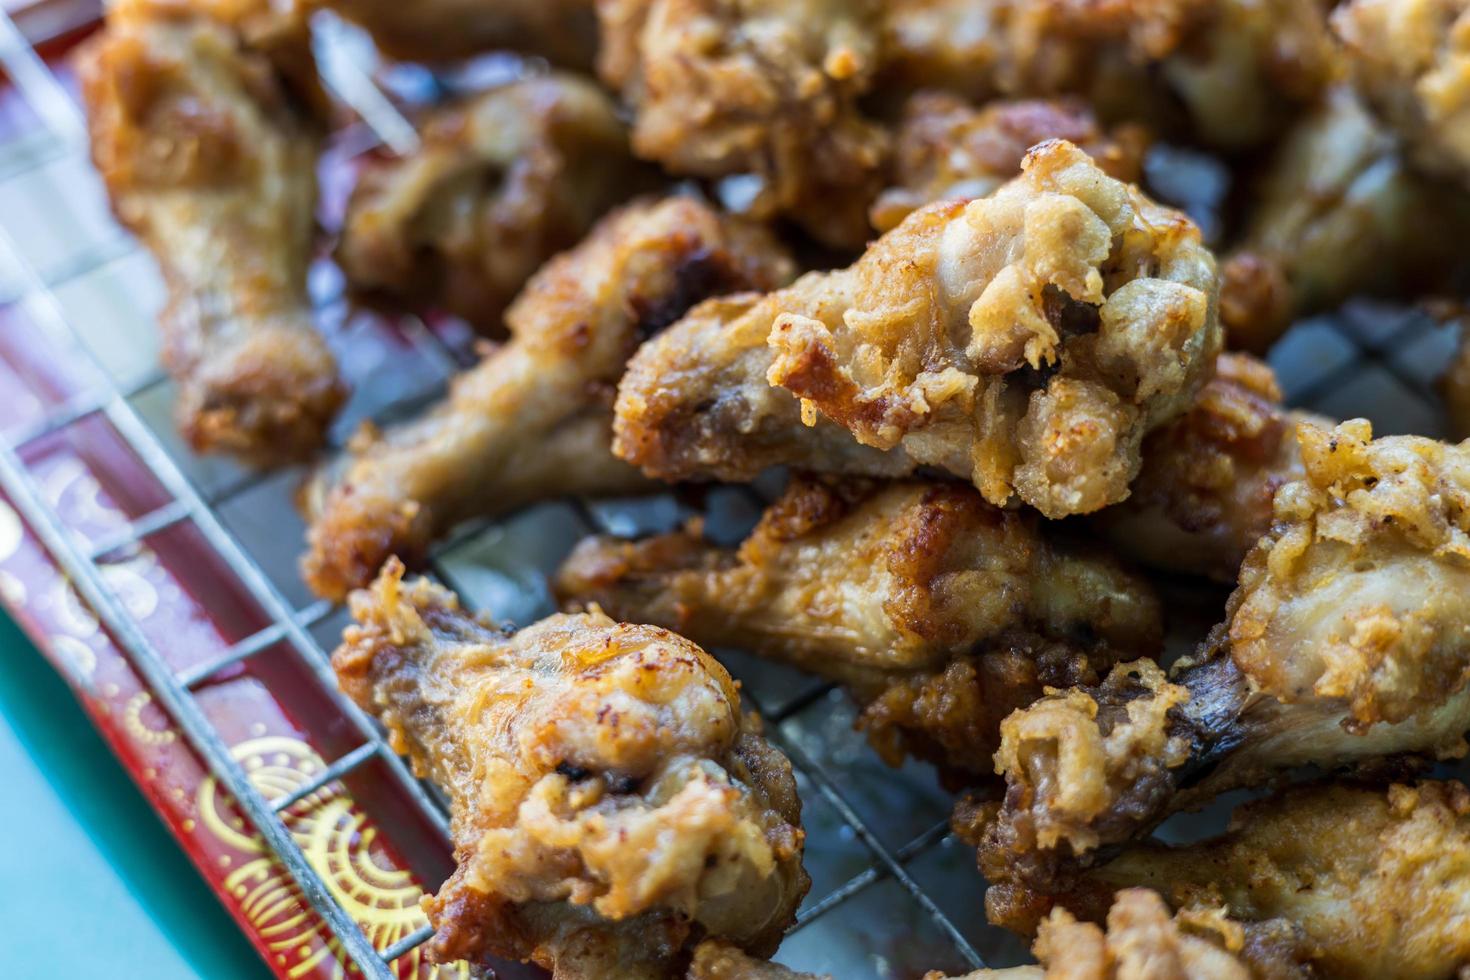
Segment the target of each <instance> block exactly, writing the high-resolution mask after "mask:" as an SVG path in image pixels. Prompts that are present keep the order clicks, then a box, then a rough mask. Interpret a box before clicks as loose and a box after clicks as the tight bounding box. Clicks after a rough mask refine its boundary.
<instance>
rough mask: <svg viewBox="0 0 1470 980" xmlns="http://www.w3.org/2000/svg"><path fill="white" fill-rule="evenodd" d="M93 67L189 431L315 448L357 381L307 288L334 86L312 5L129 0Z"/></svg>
mask: <svg viewBox="0 0 1470 980" xmlns="http://www.w3.org/2000/svg"><path fill="white" fill-rule="evenodd" d="M78 67H79V71H80V74H81V79H82V93H83V97H84V100H85V101H86V104H87V109H88V117H89V122H90V125H91V136H92V157H93V160H94V161H95V162H96V164H97V169H98V170H99V171H101V173H102V177H103V179H104V180H105V181H106V184H107V189H108V191H109V193H110V194H111V197H112V206H113V210H114V211H115V212H116V213H117V216H118V219H119V220H120V221H122V223H123V224H125V225H127V226H128V228H130V229H131V230H132V231H133V232H134V233H136V234H137V235H138V236H139V237H140V238H141V239H142V240H143V242H144V244H146V245H147V246H148V249H149V250H150V251H151V252H152V253H153V254H154V256H155V257H156V258H157V259H158V262H159V265H160V266H161V267H162V269H163V273H164V277H165V279H166V280H167V282H168V294H169V298H168V305H167V306H166V307H165V308H164V310H163V312H162V314H160V316H159V327H160V329H161V330H162V333H163V361H164V365H165V366H166V367H167V368H168V371H169V373H170V374H171V375H172V376H173V377H174V379H175V381H176V382H177V383H178V386H179V392H178V402H177V405H176V409H175V412H176V416H177V418H178V423H179V427H180V429H181V430H182V431H183V434H184V436H185V438H186V439H187V440H188V442H189V443H190V445H191V446H193V447H194V449H195V450H197V451H199V452H227V453H234V454H236V455H238V456H241V457H242V458H244V459H246V460H248V461H250V462H252V463H256V464H260V465H270V464H277V463H284V462H291V461H296V460H300V459H304V458H307V457H309V456H310V455H311V454H312V453H313V452H314V451H315V450H316V449H318V448H319V447H320V446H321V444H322V442H323V440H324V433H325V430H326V428H327V426H328V424H329V423H330V422H331V421H332V417H333V416H334V415H335V414H336V411H337V408H338V406H339V405H340V404H341V402H342V399H343V396H344V390H343V388H342V385H341V384H340V383H339V381H338V380H337V367H336V363H335V362H334V361H333V359H332V355H331V353H330V352H329V351H328V350H327V346H326V344H325V343H324V342H323V340H322V338H321V337H320V335H318V334H317V332H316V329H315V327H314V325H313V323H312V313H311V300H310V298H309V297H308V295H307V291H306V271H307V265H308V263H309V261H310V257H311V246H312V234H313V230H314V219H313V209H314V207H315V204H316V169H315V168H316V157H317V152H318V149H319V145H320V140H321V135H322V134H321V128H320V118H319V113H320V112H321V110H322V102H321V100H322V95H321V92H320V90H319V89H318V88H317V83H316V68H315V65H314V63H313V61H312V56H311V48H310V39H309V37H308V35H307V30H306V24H305V21H304V20H302V19H301V18H300V16H299V15H298V12H297V11H295V10H294V9H291V10H285V9H280V7H279V6H278V5H274V4H272V3H270V2H268V0H212V2H206V3H194V4H191V3H185V2H183V0H119V2H117V3H113V4H111V5H110V6H109V8H108V13H107V24H106V28H105V29H104V30H103V31H102V33H101V34H100V35H99V36H98V37H97V38H96V40H94V41H92V42H91V43H89V44H88V45H87V46H86V47H85V48H84V49H83V51H82V53H81V55H80V57H79V59H78Z"/></svg>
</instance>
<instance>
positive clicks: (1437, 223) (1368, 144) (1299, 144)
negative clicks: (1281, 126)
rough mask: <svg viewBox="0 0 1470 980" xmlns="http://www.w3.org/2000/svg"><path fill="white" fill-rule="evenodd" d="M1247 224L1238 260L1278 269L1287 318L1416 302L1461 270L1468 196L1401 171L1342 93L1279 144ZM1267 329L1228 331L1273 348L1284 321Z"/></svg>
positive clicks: (1397, 156) (1392, 144) (1387, 136)
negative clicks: (1376, 299) (1391, 301)
mask: <svg viewBox="0 0 1470 980" xmlns="http://www.w3.org/2000/svg"><path fill="white" fill-rule="evenodd" d="M1249 213H1250V218H1249V221H1248V222H1247V227H1246V229H1245V235H1244V240H1243V242H1242V244H1241V251H1243V252H1249V253H1251V254H1253V255H1254V256H1256V259H1257V261H1261V262H1266V263H1272V264H1275V265H1276V266H1277V270H1278V272H1279V274H1280V275H1281V276H1282V277H1284V279H1285V281H1286V283H1287V284H1288V285H1289V287H1290V296H1289V306H1290V310H1291V313H1292V315H1293V316H1304V315H1309V314H1311V313H1316V312H1319V311H1321V310H1326V309H1332V308H1334V307H1336V306H1338V305H1339V304H1341V303H1342V302H1344V301H1345V300H1347V299H1348V298H1350V297H1352V296H1356V295H1376V296H1387V297H1390V298H1398V297H1406V298H1415V299H1417V298H1418V297H1420V296H1422V295H1424V294H1426V293H1431V292H1434V291H1436V290H1443V289H1446V288H1447V287H1449V286H1450V285H1451V284H1453V283H1454V282H1455V281H1456V276H1457V275H1458V273H1459V272H1460V271H1461V270H1463V269H1464V268H1465V267H1466V259H1465V251H1464V249H1462V248H1460V247H1459V244H1458V243H1459V242H1460V241H1461V240H1462V239H1463V237H1464V235H1465V231H1466V229H1470V195H1466V194H1465V193H1464V192H1463V190H1462V189H1461V188H1459V187H1457V186H1454V185H1453V184H1448V183H1445V182H1442V181H1436V180H1434V179H1431V178H1429V177H1426V176H1424V175H1422V174H1420V173H1418V172H1416V171H1415V170H1413V169H1412V168H1410V167H1408V166H1407V165H1406V164H1405V162H1404V160H1403V158H1402V155H1401V153H1400V147H1399V143H1398V141H1397V140H1396V139H1395V138H1394V136H1393V134H1392V133H1391V132H1389V131H1388V130H1387V129H1386V128H1385V127H1384V126H1382V125H1381V124H1379V123H1378V122H1377V121H1376V120H1375V119H1374V118H1373V117H1372V116H1370V115H1369V114H1368V113H1367V112H1366V111H1365V110H1364V109H1363V107H1362V105H1361V104H1360V103H1359V101H1358V99H1357V98H1356V96H1355V95H1354V93H1353V92H1352V91H1351V89H1350V88H1349V87H1347V86H1337V87H1335V88H1334V89H1332V90H1331V91H1330V92H1329V93H1328V94H1327V96H1326V97H1325V98H1324V99H1323V100H1322V102H1321V104H1320V105H1319V106H1318V107H1317V108H1315V109H1314V110H1312V111H1311V112H1310V113H1308V114H1306V115H1304V116H1303V117H1302V118H1301V119H1300V120H1299V121H1298V122H1297V123H1296V124H1295V125H1294V126H1293V128H1292V129H1291V130H1290V131H1289V132H1287V133H1286V135H1285V137H1284V138H1283V139H1282V140H1281V142H1280V144H1279V145H1278V147H1277V148H1276V151H1275V153H1274V155H1273V158H1272V159H1271V160H1270V162H1269V163H1268V164H1267V166H1266V169H1265V171H1264V173H1263V174H1262V176H1261V179H1260V180H1259V181H1257V183H1256V186H1255V187H1254V188H1253V191H1252V194H1251V200H1250V203H1249ZM1426 229H1433V231H1432V232H1427V231H1426ZM1227 266H1228V263H1227ZM1228 271H1230V270H1229V269H1228V267H1227V272H1228ZM1236 274H1237V277H1238V275H1239V270H1238V269H1237V270H1236ZM1271 274H1272V273H1268V275H1271ZM1229 284H1230V283H1229V280H1227V285H1229ZM1237 288H1238V286H1237ZM1247 302H1249V301H1247ZM1266 308H1267V309H1268V311H1269V310H1270V309H1272V306H1271V305H1270V304H1268V305H1267V307H1266ZM1266 322H1267V324H1268V326H1269V327H1270V329H1266V330H1264V331H1261V330H1259V329H1258V326H1251V325H1247V326H1246V327H1245V328H1244V329H1241V328H1239V327H1237V328H1236V330H1237V334H1238V335H1240V336H1242V337H1244V338H1248V339H1247V340H1246V342H1245V344H1244V346H1249V347H1251V348H1252V349H1256V348H1259V347H1260V346H1262V344H1263V343H1269V342H1270V341H1271V340H1274V339H1275V336H1274V334H1275V331H1276V330H1278V329H1280V328H1281V327H1283V326H1284V322H1285V321H1283V320H1282V319H1281V318H1279V317H1277V318H1275V319H1274V320H1273V319H1270V318H1268V320H1267V321H1266ZM1258 333H1259V334H1261V336H1259V337H1257V336H1255V335H1256V334H1258Z"/></svg>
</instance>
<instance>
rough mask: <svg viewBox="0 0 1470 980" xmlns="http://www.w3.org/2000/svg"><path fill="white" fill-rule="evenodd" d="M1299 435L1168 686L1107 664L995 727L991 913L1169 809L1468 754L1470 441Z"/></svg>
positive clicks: (1022, 909)
mask: <svg viewBox="0 0 1470 980" xmlns="http://www.w3.org/2000/svg"><path fill="white" fill-rule="evenodd" d="M1371 436H1372V431H1371V428H1370V427H1369V426H1368V423H1366V422H1364V421H1362V420H1358V421H1354V422H1347V423H1344V424H1342V425H1340V426H1338V427H1337V428H1336V429H1333V430H1328V429H1322V428H1318V427H1316V426H1314V425H1311V424H1303V425H1300V426H1298V429H1297V438H1298V441H1299V443H1300V446H1301V454H1302V464H1303V468H1304V478H1303V479H1301V480H1299V481H1297V482H1294V483H1291V484H1288V485H1286V486H1284V487H1283V488H1282V489H1281V490H1280V491H1279V492H1278V493H1277V495H1276V501H1275V512H1274V524H1273V526H1272V528H1271V531H1270V533H1269V534H1267V535H1266V536H1265V537H1264V538H1262V539H1261V541H1260V542H1258V543H1257V545H1256V546H1255V548H1254V549H1253V550H1252V551H1251V553H1250V555H1249V556H1248V557H1247V558H1246V561H1245V564H1244V565H1243V567H1242V569H1241V572H1240V583H1239V586H1238V587H1237V589H1236V591H1235V593H1234V594H1233V595H1232V596H1231V599H1230V602H1229V605H1228V609H1227V619H1226V621H1225V622H1224V623H1223V624H1221V626H1220V627H1218V628H1217V629H1216V630H1215V632H1214V634H1213V635H1212V637H1211V639H1210V641H1209V642H1208V643H1207V644H1206V645H1205V647H1204V648H1203V650H1202V651H1201V653H1200V654H1199V655H1198V656H1196V657H1195V658H1193V659H1192V660H1189V661H1186V662H1184V663H1182V664H1180V665H1177V666H1176V668H1175V671H1174V674H1173V676H1172V677H1166V676H1165V675H1164V673H1163V672H1162V671H1161V670H1159V668H1158V667H1157V666H1155V665H1154V664H1152V663H1151V662H1148V661H1138V662H1136V663H1134V664H1130V665H1120V666H1118V667H1116V668H1114V670H1113V672H1112V674H1111V675H1109V677H1108V678H1107V680H1105V681H1104V682H1103V684H1102V685H1100V686H1099V687H1096V688H1090V689H1085V688H1074V689H1072V690H1069V691H1059V692H1057V693H1055V694H1053V695H1051V696H1049V697H1047V698H1045V699H1043V700H1041V701H1038V702H1037V703H1036V704H1034V705H1032V706H1031V707H1029V708H1026V709H1024V710H1021V711H1018V712H1016V713H1015V714H1013V715H1012V716H1010V717H1009V718H1007V719H1006V720H1005V722H1004V723H1003V724H1002V726H1001V748H1000V751H999V752H998V753H997V755H996V767H997V770H998V771H1000V772H1002V773H1004V775H1005V777H1006V782H1007V792H1006V796H1005V800H1004V802H1003V804H1000V805H999V806H993V805H988V804H987V805H985V806H983V807H981V809H980V810H979V811H977V812H975V813H972V814H971V815H970V817H967V822H971V823H974V824H976V825H978V826H981V827H983V830H982V831H981V832H980V833H979V836H980V838H981V843H980V860H981V866H982V869H983V870H985V871H986V873H987V877H988V878H989V880H991V881H992V882H994V883H996V885H995V887H993V888H992V889H991V891H990V893H989V894H988V895H987V898H986V901H987V907H988V909H989V910H990V912H991V914H992V916H994V917H995V918H997V919H998V920H1001V921H1007V920H1013V919H1015V918H1017V917H1024V916H1025V915H1027V914H1029V913H1028V903H1029V902H1031V901H1033V900H1034V895H1035V894H1036V893H1038V892H1041V893H1045V892H1048V891H1053V892H1054V891H1056V890H1059V889H1062V888H1065V887H1067V885H1066V882H1067V881H1068V880H1069V874H1070V873H1071V871H1072V870H1073V869H1075V867H1076V866H1078V865H1079V864H1087V863H1092V862H1096V861H1098V860H1100V859H1101V858H1105V857H1106V856H1107V852H1108V850H1109V849H1110V847H1111V845H1115V844H1117V843H1119V842H1121V841H1126V840H1128V839H1131V838H1133V837H1135V836H1138V835H1139V834H1141V833H1144V832H1146V831H1147V830H1149V829H1150V828H1151V827H1153V826H1154V825H1155V824H1156V823H1157V822H1158V821H1159V820H1161V819H1162V818H1163V817H1164V816H1167V815H1168V814H1169V813H1172V812H1175V811H1177V810H1181V809H1189V808H1191V807H1193V806H1197V805H1199V804H1201V803H1203V802H1204V801H1206V800H1208V799H1210V798H1211V797H1213V796H1215V795H1217V794H1219V793H1221V792H1224V791H1226V790H1230V789H1236V788H1239V787H1242V786H1252V785H1256V784H1258V783H1260V782H1262V781H1263V780H1265V779H1268V778H1270V777H1271V776H1273V775H1274V774H1277V773H1281V772H1284V771H1286V770H1289V769H1291V768H1294V767H1297V766H1304V765H1315V766H1319V767H1322V768H1324V769H1333V768H1337V767H1343V766H1352V765H1364V764H1368V763H1371V762H1374V761H1376V760H1380V759H1383V758H1384V757H1387V756H1392V755H1396V754H1400V753H1421V754H1424V755H1427V756H1437V757H1439V758H1450V757H1459V756H1462V755H1464V754H1465V752H1466V743H1465V740H1464V737H1463V736H1464V733H1465V732H1466V730H1467V729H1470V687H1467V684H1466V682H1467V680H1470V642H1467V637H1470V612H1467V607H1466V606H1465V604H1464V603H1463V602H1461V601H1460V600H1461V598H1462V597H1463V596H1464V595H1465V589H1466V588H1467V587H1470V537H1467V531H1470V445H1464V444H1462V445H1459V446H1453V445H1446V444H1444V443H1439V442H1435V441H1433V440H1430V439H1424V438H1419V437H1408V436H1404V437H1390V438H1384V439H1379V440H1376V441H1374V440H1373V439H1372V438H1371Z"/></svg>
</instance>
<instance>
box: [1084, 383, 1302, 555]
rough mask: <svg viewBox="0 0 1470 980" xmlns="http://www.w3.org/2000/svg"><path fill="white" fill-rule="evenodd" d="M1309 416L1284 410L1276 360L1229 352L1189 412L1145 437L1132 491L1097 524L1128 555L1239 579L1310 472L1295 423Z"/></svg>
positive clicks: (1100, 515) (1100, 516) (1099, 516)
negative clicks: (1292, 490)
mask: <svg viewBox="0 0 1470 980" xmlns="http://www.w3.org/2000/svg"><path fill="white" fill-rule="evenodd" d="M1308 419H1314V417H1311V416H1307V415H1303V414H1301V413H1295V412H1288V411H1287V410H1286V409H1284V408H1283V407H1282V405H1281V389H1280V387H1279V386H1278V385H1277V383H1276V376H1275V375H1274V374H1273V373H1272V372H1271V369H1270V368H1269V367H1267V366H1266V365H1265V364H1263V363H1262V362H1260V361H1258V360H1256V359H1255V358H1253V357H1250V356H1249V355H1246V354H1222V355H1220V359H1219V360H1218V361H1217V362H1216V365H1215V376H1214V377H1213V378H1211V379H1210V382H1209V384H1207V385H1205V386H1204V388H1203V390H1201V391H1200V394H1199V397H1198V398H1197V399H1196V400H1195V403H1194V405H1192V406H1191V407H1190V409H1189V411H1188V412H1185V413H1184V414H1183V415H1181V416H1180V417H1179V418H1177V419H1175V420H1174V421H1173V422H1170V423H1169V424H1168V425H1166V426H1164V427H1163V428H1162V429H1159V430H1158V431H1156V432H1154V433H1153V434H1152V435H1151V436H1149V437H1148V439H1146V440H1145V441H1144V444H1143V469H1142V470H1140V471H1139V474H1138V479H1136V480H1134V481H1133V493H1132V494H1131V495H1130V496H1129V497H1128V499H1127V500H1125V501H1124V502H1123V503H1121V504H1118V505H1116V506H1114V507H1109V508H1107V509H1106V510H1103V511H1099V512H1098V513H1097V514H1096V515H1095V516H1094V517H1093V525H1094V527H1096V528H1098V529H1099V530H1100V531H1101V532H1102V534H1103V536H1104V537H1106V538H1107V539H1108V541H1109V542H1110V543H1112V545H1113V546H1114V547H1115V548H1117V549H1118V551H1119V552H1120V553H1122V554H1124V555H1127V556H1128V557H1129V558H1132V559H1134V560H1137V561H1140V562H1143V563H1145V564H1148V565H1151V566H1153V567H1154V568H1160V569H1164V570H1167V571H1177V572H1189V573H1192V574H1196V575H1203V576H1206V577H1209V578H1213V579H1216V580H1218V581H1222V582H1234V581H1235V579H1236V576H1237V575H1238V574H1239V571H1240V563H1241V562H1242V561H1244V560H1245V556H1246V554H1247V553H1248V552H1249V551H1250V550H1251V548H1253V547H1255V544H1256V542H1257V541H1258V540H1260V538H1261V537H1262V536H1263V535H1265V533H1266V532H1267V531H1269V530H1270V528H1271V505H1272V501H1273V500H1275V497H1276V491H1277V490H1279V489H1281V487H1283V486H1284V485H1286V484H1288V483H1291V482H1292V481H1294V480H1299V479H1301V478H1302V476H1303V472H1302V462H1301V451H1300V449H1299V448H1298V446H1297V441H1296V423H1297V421H1301V420H1308Z"/></svg>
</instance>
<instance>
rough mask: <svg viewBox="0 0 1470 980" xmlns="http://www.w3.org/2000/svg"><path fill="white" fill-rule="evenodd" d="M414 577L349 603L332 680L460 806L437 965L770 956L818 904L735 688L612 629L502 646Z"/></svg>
mask: <svg viewBox="0 0 1470 980" xmlns="http://www.w3.org/2000/svg"><path fill="white" fill-rule="evenodd" d="M402 575H403V566H402V565H401V564H398V563H391V564H390V565H389V567H387V568H386V569H385V570H384V572H383V575H382V576H381V577H380V578H379V580H378V581H377V583H376V584H375V585H374V586H373V588H372V589H371V590H370V591H362V592H358V593H356V594H355V595H354V596H353V598H352V604H351V605H352V612H353V616H354V618H355V619H356V621H357V624H358V625H356V626H354V627H350V628H349V629H348V630H347V632H346V633H345V634H344V638H343V645H342V646H341V648H339V649H338V650H337V652H336V653H335V654H334V655H333V658H332V662H333V666H334V668H335V669H336V671H337V673H338V677H339V678H340V679H341V683H342V686H343V689H344V690H345V691H346V692H347V693H348V694H349V695H350V696H351V697H352V698H353V699H354V700H355V701H357V703H358V704H360V705H361V706H362V707H363V708H364V709H365V710H368V711H371V712H373V713H374V714H376V715H378V716H379V717H380V718H381V719H382V721H383V722H384V724H385V725H386V726H387V727H388V729H389V732H390V734H391V736H392V739H393V743H394V745H395V747H396V748H398V749H399V750H400V751H403V752H405V753H406V754H408V755H409V757H410V758H411V759H412V760H413V763H414V766H415V768H416V769H417V770H418V771H419V772H420V773H422V774H423V775H425V776H427V777H428V778H430V779H433V780H434V781H435V782H436V783H438V784H439V785H440V786H441V787H442V788H444V790H445V791H446V792H447V793H448V794H449V796H450V799H451V802H452V816H453V837H454V842H455V857H456V860H457V862H458V867H457V869H456V871H455V873H454V875H453V877H452V878H451V879H450V881H449V882H448V883H447V884H446V885H445V886H444V888H443V889H442V890H441V891H440V893H439V895H438V896H436V897H435V898H434V899H432V900H431V901H430V902H429V903H428V905H427V910H428V912H429V915H430V921H431V922H432V923H433V925H434V926H435V929H436V930H437V935H436V937H435V939H434V940H433V942H432V944H431V946H430V956H431V958H433V959H434V960H435V961H436V962H447V961H450V960H454V959H459V958H468V959H471V960H472V961H473V960H479V959H482V958H484V957H486V956H500V957H506V958H512V959H520V960H527V961H534V962H537V963H539V964H541V965H543V966H546V967H548V968H550V969H551V970H552V971H553V974H554V976H556V977H558V978H563V980H593V978H601V977H611V976H618V977H624V976H626V977H636V978H644V977H647V978H650V980H653V978H660V977H666V976H668V975H669V973H670V971H671V969H672V968H673V967H674V965H675V963H677V961H678V959H679V958H680V953H681V948H682V947H684V946H685V945H686V944H690V943H692V942H695V941H698V939H700V938H701V937H702V936H704V935H709V936H714V937H721V938H724V939H726V940H728V941H730V942H733V943H735V944H737V945H739V946H740V947H742V948H744V949H746V950H748V951H750V952H752V953H754V954H756V955H768V954H769V953H770V952H772V951H773V950H774V949H775V947H776V944H777V943H778V942H779V941H780V937H781V934H782V932H783V931H784V929H785V928H786V926H787V925H789V923H790V922H791V920H792V917H793V915H794V913H795V909H796V905H797V903H798V902H799V901H800V900H801V897H802V896H803V895H804V894H805V892H806V889H807V886H808V884H809V881H808V879H807V877H806V875H805V873H804V872H803V871H802V869H801V852H802V837H803V835H802V831H801V828H800V815H801V804H800V801H799V800H798V799H797V796H796V785H795V780H794V778H793V776H792V772H791V767H790V764H789V763H788V762H787V761H786V759H785V757H784V756H782V755H781V754H780V753H779V752H778V751H776V750H775V749H773V748H772V747H771V746H770V745H769V744H768V743H766V741H765V740H764V739H763V738H762V737H761V735H760V723H759V720H758V719H756V718H755V717H754V716H753V715H749V716H747V715H744V714H742V712H741V710H740V700H739V696H738V694H737V690H736V685H735V683H734V682H733V681H732V680H731V679H730V676H729V674H727V673H726V672H725V670H724V668H722V667H721V666H720V665H719V663H718V662H716V661H715V660H714V659H713V658H712V657H710V656H709V655H708V654H706V653H705V652H704V651H703V650H701V649H699V648H698V647H697V646H695V645H694V644H693V643H690V642H689V641H688V640H685V639H683V638H682V637H678V636H676V635H674V634H672V633H669V632H667V631H665V630H660V629H656V628H654V627H648V626H629V625H625V624H619V623H616V622H614V621H613V620H611V619H609V618H608V617H606V616H604V615H602V614H600V613H589V614H584V615H580V616H554V617H551V618H550V619H547V620H543V621H542V622H540V623H537V624H536V625H534V626H531V627H529V628H527V629H525V630H522V631H520V632H519V633H516V634H506V633H503V632H500V631H497V630H495V629H493V628H492V627H491V626H490V625H489V624H487V623H485V622H482V621H480V620H477V619H476V618H474V617H473V616H470V615H469V614H467V613H465V612H463V611H461V610H460V608H459V606H458V603H457V602H456V601H455V598H454V596H453V595H452V594H450V593H448V592H447V591H445V590H444V589H441V588H439V587H437V586H434V585H431V584H430V583H428V582H425V581H418V582H412V583H404V582H403V581H402ZM686 955H687V954H686Z"/></svg>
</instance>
